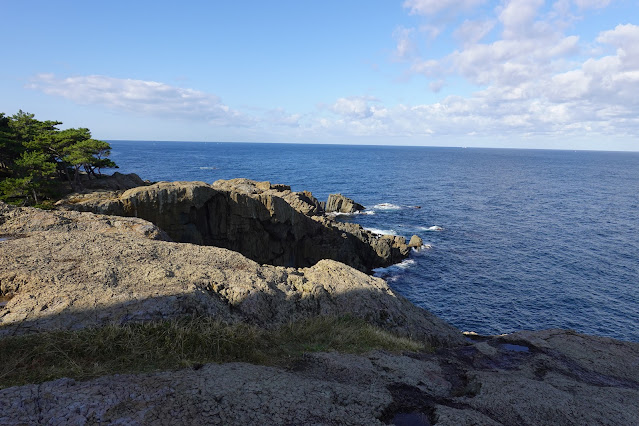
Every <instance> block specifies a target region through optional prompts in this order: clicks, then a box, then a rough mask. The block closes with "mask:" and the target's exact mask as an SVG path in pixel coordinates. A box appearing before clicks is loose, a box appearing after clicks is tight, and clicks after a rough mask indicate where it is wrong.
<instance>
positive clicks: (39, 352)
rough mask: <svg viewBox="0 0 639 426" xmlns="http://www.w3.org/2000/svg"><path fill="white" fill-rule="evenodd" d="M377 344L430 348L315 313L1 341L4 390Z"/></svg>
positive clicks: (285, 362)
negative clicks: (267, 325)
mask: <svg viewBox="0 0 639 426" xmlns="http://www.w3.org/2000/svg"><path fill="white" fill-rule="evenodd" d="M374 349H384V350H388V351H393V352H401V351H422V350H424V349H425V347H424V345H423V344H421V343H419V342H416V341H413V340H409V339H406V338H402V337H398V336H395V335H393V334H391V333H389V332H387V331H384V330H382V329H380V328H377V327H374V326H372V325H370V324H368V323H366V322H364V321H363V320H359V319H354V318H351V317H345V318H335V317H316V318H311V319H308V320H304V321H299V322H294V323H291V324H287V325H284V326H282V327H280V328H278V329H273V330H265V329H262V328H259V327H256V326H251V325H247V324H226V323H223V322H220V321H218V320H215V319H213V318H209V317H190V318H183V319H177V320H170V321H157V322H148V323H141V324H140V323H139V324H127V325H110V326H106V327H101V328H89V329H84V330H76V331H54V332H44V333H38V334H31V335H24V336H16V337H6V338H4V339H0V359H2V360H3V362H2V363H0V388H3V387H7V386H15V385H21V384H26V383H39V382H43V381H47V380H53V379H56V378H60V377H72V378H75V379H89V378H92V377H98V376H102V375H106V374H118V373H140V372H149V371H158V370H169V369H176V368H184V367H193V366H197V365H201V364H205V363H211V362H218V363H219V362H235V361H238V362H239V361H241V362H250V363H255V364H263V365H280V366H289V365H291V363H294V362H295V361H296V360H298V359H299V357H300V356H301V355H303V354H304V353H305V352H312V351H340V352H349V353H363V352H368V351H371V350H374Z"/></svg>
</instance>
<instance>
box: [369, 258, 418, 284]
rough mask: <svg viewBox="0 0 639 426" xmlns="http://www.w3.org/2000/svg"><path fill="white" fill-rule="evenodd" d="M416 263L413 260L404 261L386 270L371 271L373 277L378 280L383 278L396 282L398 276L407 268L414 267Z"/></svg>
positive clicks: (376, 269)
mask: <svg viewBox="0 0 639 426" xmlns="http://www.w3.org/2000/svg"><path fill="white" fill-rule="evenodd" d="M416 263H417V262H415V261H414V260H413V259H404V260H403V261H401V262H400V263H396V264H394V265H391V266H387V267H386V268H375V269H373V275H374V276H376V277H379V278H384V279H385V280H387V281H396V280H397V279H398V278H399V275H401V273H402V272H403V271H405V270H406V269H408V268H411V267H412V266H414V265H415V264H416Z"/></svg>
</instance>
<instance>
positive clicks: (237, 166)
mask: <svg viewBox="0 0 639 426" xmlns="http://www.w3.org/2000/svg"><path fill="white" fill-rule="evenodd" d="M110 143H111V146H112V147H113V150H112V155H111V158H112V159H113V160H114V161H115V162H116V163H117V164H118V165H119V166H120V170H119V171H120V172H123V173H130V172H134V173H137V174H139V175H140V177H142V178H143V179H150V180H153V181H158V180H200V181H204V182H208V183H211V182H213V181H215V180H217V179H230V178H236V177H246V178H250V179H255V180H269V181H271V182H273V183H285V184H288V185H291V187H292V189H293V190H295V191H302V190H309V191H311V192H313V194H314V195H315V196H316V197H317V198H318V199H320V200H326V198H327V196H328V194H329V193H334V192H340V193H342V194H344V195H346V196H348V197H351V198H353V199H354V200H356V201H358V202H360V203H361V204H364V205H365V206H366V207H367V212H368V214H359V215H354V216H351V217H346V216H342V217H340V219H341V220H351V221H354V222H357V223H360V224H361V225H362V226H364V227H365V228H369V229H374V230H377V231H378V232H385V233H394V234H397V235H403V236H406V237H407V238H410V236H411V235H412V234H418V235H420V236H421V237H422V238H423V239H424V241H425V243H427V244H429V245H430V248H429V249H424V250H422V251H421V252H419V253H413V254H412V255H411V257H410V259H408V260H407V261H404V262H402V264H400V265H396V266H393V267H390V268H386V269H384V270H379V271H378V272H377V274H378V275H380V276H383V277H384V278H386V279H387V280H388V282H389V283H390V285H391V286H392V287H393V288H394V289H395V290H396V291H397V292H399V293H401V294H403V295H404V296H406V297H407V298H408V299H410V300H411V301H412V302H413V303H415V304H417V305H419V306H422V307H424V308H426V309H428V310H430V311H432V312H434V313H435V314H437V315H439V316H440V317H442V318H444V319H446V320H447V321H449V322H450V323H452V324H453V325H455V326H457V327H459V328H460V329H462V330H464V331H475V332H477V333H480V334H501V333H509V332H513V331H516V330H521V329H529V330H532V329H544V328H570V329H574V330H577V331H580V332H584V333H589V334H597V335H603V336H609V337H614V338H618V339H623V340H632V341H639V153H626V152H624V153H614V152H585V151H578V152H573V151H546V150H510V149H474V148H473V149H471V148H469V149H464V148H431V147H387V146H354V145H306V144H304V145H302V144H249V143H246V144H241V143H212V142H211V143H196V142H141V141H136V142H130V141H112V142H110ZM418 206H419V208H417V207H418Z"/></svg>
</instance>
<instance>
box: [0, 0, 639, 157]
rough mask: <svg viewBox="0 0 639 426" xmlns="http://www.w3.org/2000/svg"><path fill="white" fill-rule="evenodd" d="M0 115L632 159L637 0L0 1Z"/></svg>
mask: <svg viewBox="0 0 639 426" xmlns="http://www.w3.org/2000/svg"><path fill="white" fill-rule="evenodd" d="M0 14H1V15H2V18H1V21H2V25H0V37H1V38H2V40H3V41H4V43H3V49H2V53H1V54H0V112H5V113H6V114H9V115H11V114H14V113H16V112H17V111H18V110H20V109H21V110H23V111H26V112H30V113H34V114H35V115H36V118H38V119H40V120H49V119H50V120H58V121H62V122H63V123H64V124H63V125H62V126H61V127H62V128H67V127H88V128H89V129H91V131H92V133H93V136H94V137H95V138H98V139H103V140H177V141H180V140H184V141H227V142H287V143H342V144H384V145H426V146H468V147H512V148H541V149H547V148H551V149H594V150H628V151H639V2H638V1H637V0H632V1H630V0H554V1H543V0H503V1H488V0H456V1H452V0H397V1H393V0H373V1H371V0H367V1H363V0H347V1H344V0H339V1H333V0H322V1H293V0H271V1H242V2H230V1H185V2H175V1H172V2H167V1H161V0H155V1H131V0H128V1H119V0H110V1H108V2H93V1H64V0H62V1H55V2H53V1H50V0H47V1H37V0H36V1H10V0H0Z"/></svg>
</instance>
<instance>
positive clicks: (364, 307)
mask: <svg viewBox="0 0 639 426" xmlns="http://www.w3.org/2000/svg"><path fill="white" fill-rule="evenodd" d="M202 190H203V191H207V190H206V189H202ZM208 190H212V189H211V188H209V189H208ZM269 190H270V189H269ZM197 191H199V190H197ZM197 191H194V193H193V194H190V195H188V197H189V199H199V198H198V194H199V193H198V192H197ZM278 191H279V189H278ZM203 198H204V199H206V198H207V196H206V195H205V196H204V197H203ZM136 199H137V198H136ZM274 202H275V203H278V202H279V201H274ZM101 203H102V202H101ZM115 204H116V205H118V206H121V205H123V203H122V201H121V200H120V198H119V197H118V198H117V199H116V200H115ZM173 205H175V203H170V204H169V206H173ZM308 205H309V206H310V205H311V204H308ZM165 206H166V205H164V204H163V205H162V208H165ZM158 207H159V206H158ZM274 209H276V208H275V207H274ZM309 209H311V207H309ZM311 210H312V209H311ZM168 240H169V237H168V236H167V235H166V234H165V233H164V232H163V231H162V230H161V229H160V228H158V227H157V226H155V225H153V224H152V223H150V222H147V221H145V220H142V219H139V218H125V217H119V216H106V215H98V214H91V213H81V212H73V211H70V212H45V211H41V210H37V209H31V208H15V207H9V206H7V205H5V204H2V203H0V297H1V298H2V299H1V300H7V299H8V302H7V303H6V305H0V344H1V343H2V338H4V337H5V336H7V335H13V334H19V333H26V332H38V331H42V330H50V329H58V328H63V329H75V328H81V327H87V326H95V325H102V324H107V323H126V322H129V321H145V320H153V319H160V318H170V317H178V316H183V315H185V314H187V315H193V314H196V315H207V316H214V317H216V318H219V319H221V320H223V321H228V322H236V321H245V322H249V323H253V324H257V325H260V326H263V327H269V326H271V325H276V324H281V323H283V322H287V321H291V320H295V319H300V318H305V317H310V316H316V315H344V314H346V313H350V314H351V315H354V316H357V317H359V318H363V319H365V320H366V321H369V322H371V323H373V324H376V325H379V326H381V327H384V328H385V329H388V330H392V331H395V332H397V333H400V334H404V335H410V336H412V337H413V338H417V339H424V340H426V341H428V342H431V343H433V344H436V345H437V346H438V347H439V348H440V349H439V350H437V351H436V352H424V353H405V354H400V355H397V354H389V353H385V352H372V353H368V354H365V355H349V354H340V353H335V352H333V353H311V354H306V355H304V356H303V357H302V358H300V359H299V360H298V361H297V362H296V363H295V365H294V367H293V368H290V369H284V368H278V367H266V366H259V365H250V364H245V363H230V364H221V365H218V364H210V365H203V366H202V365H201V366H198V367H197V368H185V369H181V370H177V371H166V372H156V373H145V374H130V375H111V376H104V377H101V378H97V379H93V380H88V381H84V382H76V381H74V380H71V379H64V378H63V379H59V380H55V381H50V382H46V383H41V384H33V385H25V386H16V387H11V388H6V389H2V390H0V424H97V423H100V424H102V423H104V424H106V423H109V424H110V423H114V424H149V425H151V424H182V423H183V424H228V425H246V424H326V425H328V424H353V425H374V424H389V423H393V424H416V425H429V424H437V425H514V424H530V425H532V424H534V425H557V424H562V425H563V424H566V425H572V424H574V425H582V424H589V425H590V424H614V425H634V424H636V420H637V418H639V405H638V404H637V401H639V344H637V343H630V342H620V341H616V340H613V339H608V338H602V337H594V336H585V335H581V334H577V333H574V332H571V331H566V330H546V331H538V332H519V333H514V334H511V335H507V336H496V337H481V336H473V337H472V339H464V338H463V337H462V335H461V333H460V332H459V331H458V330H456V329H455V328H453V327H451V326H450V325H448V324H446V323H445V322H444V321H441V320H439V319H438V318H437V317H435V316H433V315H432V314H430V313H428V312H426V311H424V310H422V309H419V308H417V307H415V306H413V305H412V304H410V303H409V302H408V301H406V300H405V299H403V298H402V297H401V296H399V295H397V294H395V293H394V292H393V291H392V290H391V289H390V288H389V287H388V286H387V284H386V283H385V282H384V281H383V280H381V279H377V278H373V277H370V276H368V275H366V274H364V273H361V272H359V271H357V270H355V269H353V268H350V267H348V266H346V265H344V264H341V263H338V262H335V261H333V260H322V261H320V262H318V263H317V264H315V265H314V266H312V267H308V268H299V269H295V268H285V267H278V266H270V265H264V266H260V265H258V264H257V263H255V262H254V261H252V260H250V259H247V258H246V257H244V256H242V255H241V254H239V253H236V252H232V251H229V250H226V249H222V248H217V247H207V246H201V245H193V244H189V243H175V242H171V241H168Z"/></svg>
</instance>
